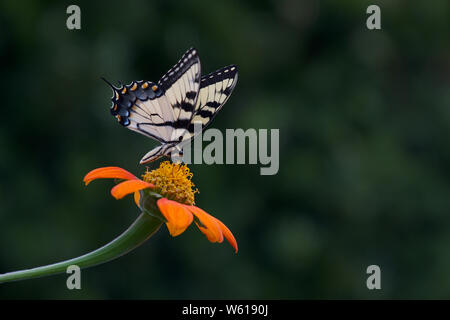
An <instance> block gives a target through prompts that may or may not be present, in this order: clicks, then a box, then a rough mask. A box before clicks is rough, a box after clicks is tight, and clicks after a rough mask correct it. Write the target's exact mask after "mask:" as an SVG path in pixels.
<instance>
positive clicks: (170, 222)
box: [156, 198, 194, 237]
mask: <svg viewBox="0 0 450 320" xmlns="http://www.w3.org/2000/svg"><path fill="white" fill-rule="evenodd" d="M156 204H157V205H158V208H159V210H161V213H162V214H163V216H164V218H166V220H167V222H166V225H167V228H168V229H169V233H170V235H171V236H172V237H176V236H178V235H180V234H182V233H183V232H184V230H186V228H187V227H188V226H189V225H190V224H191V223H192V220H193V219H194V217H193V216H192V213H190V212H189V210H187V209H186V208H185V207H184V205H182V204H180V203H178V202H176V201H172V200H168V199H166V198H162V199H159V200H158V201H157V202H156Z"/></svg>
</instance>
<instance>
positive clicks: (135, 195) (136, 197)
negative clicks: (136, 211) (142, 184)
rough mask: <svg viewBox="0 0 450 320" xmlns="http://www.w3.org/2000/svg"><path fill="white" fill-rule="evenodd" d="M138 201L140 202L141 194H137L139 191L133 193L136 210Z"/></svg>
mask: <svg viewBox="0 0 450 320" xmlns="http://www.w3.org/2000/svg"><path fill="white" fill-rule="evenodd" d="M139 200H141V194H140V193H139V191H135V192H134V203H136V205H137V206H138V208H139Z"/></svg>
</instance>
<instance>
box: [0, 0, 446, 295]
mask: <svg viewBox="0 0 450 320" xmlns="http://www.w3.org/2000/svg"><path fill="white" fill-rule="evenodd" d="M70 4H78V5H79V6H80V7H81V18H82V29H81V30H79V31H70V30H68V29H67V28H66V19H67V17H68V15H67V14H66V8H67V6H68V5H70ZM369 4H378V5H380V7H381V10H382V30H381V31H369V30H368V29H367V28H366V18H367V17H368V15H367V14H366V8H367V6H368V5H369ZM449 39H450V4H449V2H448V1H446V0H440V1H406V0H404V1H400V0H398V1H391V0H390V1H357V0H355V1H295V0H271V1H248V2H247V1H237V0H226V1H225V0H223V1H200V0H197V1H108V2H106V1H104V2H101V3H100V2H97V1H75V2H72V1H70V2H68V1H59V2H53V1H47V2H45V1H29V2H26V1H1V3H0V66H1V77H0V84H1V86H0V88H1V100H0V101H1V106H0V108H1V109H0V110H1V124H0V146H1V147H0V178H1V180H0V227H1V231H0V272H8V271H13V270H18V269H23V268H28V267H34V266H39V265H43V264H47V263H51V262H56V261H59V260H62V259H66V258H71V257H75V256H78V255H81V254H83V253H86V252H87V251H90V250H92V249H95V248H97V247H99V246H101V245H103V244H104V243H106V242H108V241H110V240H111V239H113V238H114V237H115V236H116V235H118V234H119V233H121V232H122V231H123V230H125V229H126V228H127V227H128V225H129V224H131V222H132V221H133V220H134V219H135V217H136V216H137V214H138V210H137V208H136V207H135V206H134V205H133V202H132V199H131V197H127V198H126V199H124V200H121V201H116V200H114V199H113V198H112V197H111V196H110V194H109V190H110V188H111V187H112V186H113V183H112V181H98V182H95V183H92V185H90V186H89V187H87V188H86V187H84V185H83V183H82V178H83V176H84V175H85V174H86V173H87V172H88V171H90V170H91V169H94V168H97V167H100V166H107V165H117V166H121V167H124V168H126V169H128V170H130V171H131V172H133V173H136V174H140V173H142V172H143V171H144V168H143V167H142V166H139V165H138V160H139V159H140V158H141V157H142V155H143V154H144V153H146V152H147V151H148V150H149V149H150V148H151V147H153V146H154V145H155V143H154V142H152V141H151V140H149V139H147V138H145V137H144V136H140V135H139V134H137V133H134V132H132V131H129V130H126V129H124V128H123V127H121V126H120V125H118V124H117V123H116V120H115V119H114V118H113V117H111V116H110V114H109V107H110V104H111V102H110V96H111V90H110V89H109V88H108V86H107V85H105V83H104V82H102V81H101V80H100V77H101V76H105V77H107V78H108V79H110V80H111V81H113V82H116V81H117V80H121V81H122V82H124V83H129V82H131V81H132V80H140V79H148V80H154V81H156V80H158V78H159V77H160V76H161V75H162V74H164V73H165V72H166V71H167V69H168V68H169V67H171V66H172V65H173V64H174V63H175V62H176V61H177V60H178V59H179V57H180V56H181V54H182V53H183V52H184V51H185V50H186V49H187V48H188V47H190V46H195V47H196V48H197V49H198V51H199V53H200V56H201V61H202V70H203V72H204V73H207V72H211V71H214V70H215V69H218V68H220V67H222V66H224V65H227V64H231V63H234V64H237V65H238V66H239V81H238V84H237V86H236V88H235V91H234V93H233V95H232V97H231V98H230V100H229V101H228V102H227V104H226V106H225V107H224V108H223V109H222V111H221V112H220V114H219V115H218V116H217V117H216V119H215V120H214V122H213V124H212V127H215V128H219V129H220V130H225V129H226V128H244V129H247V128H256V129H259V128H267V129H272V128H279V129H280V170H279V173H278V174H277V175H275V176H260V175H259V165H233V166H231V165H228V166H224V165H212V166H207V165H196V166H191V169H192V170H193V172H194V182H195V183H196V185H197V186H198V188H199V189H200V192H201V193H200V194H199V195H197V198H196V201H197V204H198V206H200V207H202V208H204V209H205V210H206V211H208V212H209V213H211V214H213V215H215V216H216V217H218V218H219V219H221V220H222V221H223V222H224V223H225V224H226V225H227V226H229V227H230V229H231V230H232V231H233V233H234V235H235V236H236V238H237V240H238V243H239V249H240V250H239V253H238V254H237V255H235V254H234V253H233V250H232V248H231V247H230V246H229V245H228V244H227V243H224V244H220V245H219V244H211V243H209V242H208V241H207V240H206V238H205V237H204V236H203V234H202V233H200V232H199V231H198V229H197V228H196V227H195V226H191V227H190V228H189V229H188V230H187V232H185V233H183V234H182V235H181V236H179V237H177V238H172V237H170V235H169V234H168V232H167V229H166V228H165V227H163V228H162V229H161V230H160V231H159V232H158V233H157V234H156V236H154V237H153V238H152V239H151V240H150V241H149V242H147V243H146V244H145V245H143V246H142V247H140V248H138V249H137V250H135V251H133V252H132V253H130V254H128V255H126V256H123V257H121V258H120V259H117V260H115V261H113V262H110V263H107V264H104V265H101V266H97V267H94V268H91V269H86V270H84V271H83V272H82V290H79V291H75V290H74V291H69V290H68V289H67V288H66V285H65V282H66V275H59V276H53V277H48V278H42V279H35V280H28V281H23V282H16V283H8V284H2V285H0V297H2V298H8V299H16V298H39V299H48V298H68V299H79V298H84V299H90V298H95V299H99V298H100V299H104V298H119V299H128V298H133V299H142V298H144V299H171V298H192V299H195V298H255V299H260V298H271V299H279V298H288V299H301V298H331V299H334V298H370V299H371V298H450V210H449V209H450V139H449V137H450V90H449V84H450V41H449ZM371 264H377V265H379V266H380V267H381V271H382V290H380V291H376V292H375V291H369V290H368V289H367V288H366V278H367V275H366V268H367V266H368V265H371Z"/></svg>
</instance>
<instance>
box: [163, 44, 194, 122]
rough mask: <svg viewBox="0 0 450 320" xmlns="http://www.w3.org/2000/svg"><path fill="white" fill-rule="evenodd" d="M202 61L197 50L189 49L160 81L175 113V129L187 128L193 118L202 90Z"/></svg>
mask: <svg viewBox="0 0 450 320" xmlns="http://www.w3.org/2000/svg"><path fill="white" fill-rule="evenodd" d="M200 69H201V68H200V59H199V57H198V53H197V50H195V49H194V48H191V49H189V50H188V51H186V53H185V54H184V55H183V56H182V57H181V59H180V60H179V61H178V62H177V63H176V64H175V65H174V66H173V67H172V68H171V69H170V70H169V71H167V73H166V74H165V75H164V76H163V77H162V78H161V80H159V86H160V87H161V89H162V90H163V91H164V95H165V96H166V97H167V99H168V100H169V102H170V104H171V106H172V110H173V113H174V119H175V123H174V128H176V129H177V128H183V127H184V128H186V127H187V120H189V119H191V118H192V114H193V112H194V108H195V105H196V103H197V96H198V91H199V88H200V77H201V73H200Z"/></svg>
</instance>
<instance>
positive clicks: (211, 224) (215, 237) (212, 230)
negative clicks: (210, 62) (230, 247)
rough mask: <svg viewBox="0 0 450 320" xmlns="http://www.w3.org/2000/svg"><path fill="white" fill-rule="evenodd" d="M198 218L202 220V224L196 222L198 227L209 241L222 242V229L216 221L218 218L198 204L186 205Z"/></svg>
mask: <svg viewBox="0 0 450 320" xmlns="http://www.w3.org/2000/svg"><path fill="white" fill-rule="evenodd" d="M186 207H187V208H188V209H189V210H190V211H191V212H192V213H193V214H194V215H195V216H196V217H197V218H198V220H200V222H201V225H200V224H199V223H197V222H196V223H195V224H196V225H197V227H198V228H199V229H200V231H201V232H203V233H204V234H205V235H206V237H207V238H208V240H209V241H211V242H219V243H220V242H222V241H223V234H222V230H221V229H220V226H219V224H218V223H217V222H216V220H217V219H216V218H214V217H213V216H211V215H209V214H207V213H206V212H205V211H203V210H202V209H200V208H198V207H196V206H186Z"/></svg>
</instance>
